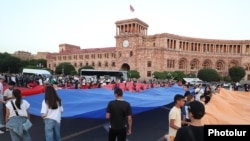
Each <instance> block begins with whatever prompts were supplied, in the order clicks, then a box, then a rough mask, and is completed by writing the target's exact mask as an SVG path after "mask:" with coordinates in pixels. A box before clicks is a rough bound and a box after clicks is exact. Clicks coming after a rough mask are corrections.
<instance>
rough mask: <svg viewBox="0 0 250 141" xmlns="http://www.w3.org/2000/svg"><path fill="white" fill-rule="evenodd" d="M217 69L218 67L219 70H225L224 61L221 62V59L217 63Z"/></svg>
mask: <svg viewBox="0 0 250 141" xmlns="http://www.w3.org/2000/svg"><path fill="white" fill-rule="evenodd" d="M216 69H217V70H218V71H220V70H224V63H223V62H221V61H219V62H217V63H216Z"/></svg>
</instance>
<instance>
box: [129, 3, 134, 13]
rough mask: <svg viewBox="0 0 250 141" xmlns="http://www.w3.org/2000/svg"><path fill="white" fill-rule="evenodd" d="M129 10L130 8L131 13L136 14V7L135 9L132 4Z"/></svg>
mask: <svg viewBox="0 0 250 141" xmlns="http://www.w3.org/2000/svg"><path fill="white" fill-rule="evenodd" d="M129 8H130V11H131V12H134V11H135V9H134V7H133V6H132V5H131V4H130V6H129Z"/></svg>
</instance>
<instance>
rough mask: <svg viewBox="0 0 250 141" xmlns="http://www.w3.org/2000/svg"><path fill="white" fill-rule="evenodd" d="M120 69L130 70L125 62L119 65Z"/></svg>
mask: <svg viewBox="0 0 250 141" xmlns="http://www.w3.org/2000/svg"><path fill="white" fill-rule="evenodd" d="M121 70H124V71H129V70H130V66H129V64H127V63H124V64H122V66H121Z"/></svg>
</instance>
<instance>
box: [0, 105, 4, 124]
mask: <svg viewBox="0 0 250 141" xmlns="http://www.w3.org/2000/svg"><path fill="white" fill-rule="evenodd" d="M0 124H2V125H3V124H4V115H3V103H2V102H0Z"/></svg>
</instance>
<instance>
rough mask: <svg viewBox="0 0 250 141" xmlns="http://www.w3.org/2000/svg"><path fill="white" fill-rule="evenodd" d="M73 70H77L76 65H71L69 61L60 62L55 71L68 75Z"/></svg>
mask: <svg viewBox="0 0 250 141" xmlns="http://www.w3.org/2000/svg"><path fill="white" fill-rule="evenodd" d="M72 71H76V70H75V68H74V66H73V65H71V64H70V63H68V62H64V63H61V64H59V65H58V66H57V67H56V70H55V73H56V74H66V75H68V74H71V73H72Z"/></svg>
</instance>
